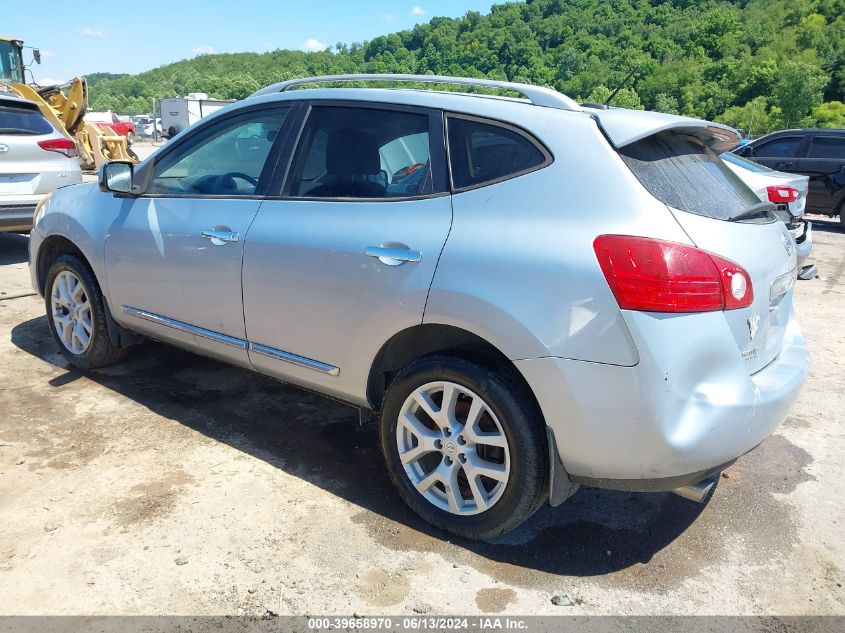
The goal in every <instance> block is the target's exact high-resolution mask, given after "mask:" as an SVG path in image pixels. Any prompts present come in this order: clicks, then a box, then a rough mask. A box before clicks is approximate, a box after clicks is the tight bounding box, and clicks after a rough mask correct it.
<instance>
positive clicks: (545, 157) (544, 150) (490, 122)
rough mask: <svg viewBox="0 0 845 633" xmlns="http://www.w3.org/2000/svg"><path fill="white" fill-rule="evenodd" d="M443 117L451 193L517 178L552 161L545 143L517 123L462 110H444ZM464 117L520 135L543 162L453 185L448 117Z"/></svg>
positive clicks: (552, 155)
mask: <svg viewBox="0 0 845 633" xmlns="http://www.w3.org/2000/svg"><path fill="white" fill-rule="evenodd" d="M444 118H445V120H446V121H445V122H446V128H445V132H446V155H447V158H448V163H449V187H450V189H451V191H452V193H453V194H456V193H463V192H464V191H472V190H473V189H480V188H481V187H489V186H490V185H496V184H498V183H500V182H505V181H506V180H513V179H514V178H519V177H520V176H525V175H526V174H530V173H533V172H535V171H539V170H541V169H545V168H546V167H548V166H549V165H551V164H552V163H553V162H554V160H555V159H554V154H552V152H551V150H549V148H548V147H546V145H545V143H543V142H542V141H541V140H540V139H538V138H537V137H536V136H534V134H532V133H531V132H529V131H528V130H526V129H525V128H522V127H519V126H518V125H514V124H513V123H508V122H506V121H501V120H499V119H491V118H490V117H485V116H478V115H475V114H466V113H464V112H452V111H446V112H444ZM450 118H451V119H464V120H466V121H475V122H477V123H481V124H484V125H491V126H494V127H501V128H504V129H506V130H509V131H511V132H514V133H516V134H518V135H520V136H522V137H523V138H524V139H525V140H527V141H528V142H530V143H531V144H532V145H534V147H536V148H537V149H538V150H539V151H540V153H541V154H543V162H542V163H540V164H539V165H535V166H534V167H529V168H528V169H522V170H520V171H515V172H513V173H510V174H507V175H505V176H500V177H499V178H494V179H492V180H485V181H484V182H479V183H476V184H474V185H469V186H468V187H455V183H454V180H453V178H452V157H451V155H450V154H449V119H450Z"/></svg>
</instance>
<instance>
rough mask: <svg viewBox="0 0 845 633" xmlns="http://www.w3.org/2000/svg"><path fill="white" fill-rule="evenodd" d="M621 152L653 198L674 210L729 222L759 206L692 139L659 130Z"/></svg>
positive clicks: (744, 187) (739, 182) (734, 177)
mask: <svg viewBox="0 0 845 633" xmlns="http://www.w3.org/2000/svg"><path fill="white" fill-rule="evenodd" d="M619 154H620V156H621V157H622V160H623V161H625V164H626V165H628V168H629V169H630V170H631V171H632V172H633V173H634V175H635V176H636V177H637V179H638V180H639V181H640V182H641V183H642V185H643V186H644V187H645V188H646V189H647V190H648V191H649V193H651V195H653V196H654V197H655V198H657V199H658V200H660V201H661V202H663V203H664V204H667V205H669V206H670V207H673V208H675V209H680V210H681V211H687V212H689V213H695V214H696V215H702V216H705V217H708V218H715V219H718V220H730V219H731V218H733V217H736V216H738V215H740V214H741V213H742V212H744V211H746V210H747V209H749V208H750V207H752V206H755V205H757V204H758V203H759V202H760V200H759V199H758V198H757V196H756V195H755V194H754V192H753V191H751V189H749V188H748V186H747V185H746V184H745V183H744V182H743V181H742V179H741V178H740V177H739V176H737V175H736V174H734V173H733V172H732V171H731V170H730V169H729V168H728V167H727V166H726V165H725V164H724V163H723V162H722V161H721V159H720V158H719V157H718V156H717V155H716V154H715V153H714V152H713V151H712V150H710V149H709V148H708V147H706V146H705V145H704V143H702V142H701V141H700V140H699V139H697V138H696V137H694V136H688V135H686V134H678V133H674V132H661V133H660V134H655V135H653V136H649V137H647V138H645V139H643V140H641V141H637V142H636V143H632V144H630V145H626V146H625V147H623V148H622V149H620V150H619Z"/></svg>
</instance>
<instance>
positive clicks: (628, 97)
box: [584, 84, 644, 110]
mask: <svg viewBox="0 0 845 633" xmlns="http://www.w3.org/2000/svg"><path fill="white" fill-rule="evenodd" d="M611 92H613V91H612V90H611V89H610V88H608V87H607V86H605V85H603V84H602V85H598V86H596V87H595V88H593V91H592V92H591V93H590V94H589V95H587V98H586V99H584V101H589V102H590V103H604V102H605V101H607V99H608V97H610V94H611ZM610 105H613V106H617V107H619V108H630V109H631V110H643V109H644V108H643V104H642V102H641V101H640V96H639V95H638V94H637V93H636V91H635V90H632V89H631V88H621V89H620V90H619V92H617V93H616V96H614V97H613V100H612V101H611V102H610Z"/></svg>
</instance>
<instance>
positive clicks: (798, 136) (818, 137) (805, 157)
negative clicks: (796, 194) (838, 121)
mask: <svg viewBox="0 0 845 633" xmlns="http://www.w3.org/2000/svg"><path fill="white" fill-rule="evenodd" d="M734 152H735V153H737V154H739V155H740V156H745V157H746V158H752V159H753V160H754V161H755V162H758V163H760V164H762V165H765V166H766V167H771V168H772V169H778V170H780V171H788V172H792V173H794V174H802V175H804V176H809V177H810V191H809V194H808V196H807V209H806V210H807V211H808V212H810V213H823V214H825V215H831V216H833V215H838V216H839V221H840V222H841V223H842V226H843V227H845V215H843V212H845V129H841V128H840V129H806V130H782V131H780V132H774V133H772V134H768V135H766V136H763V137H761V138H758V139H756V140H754V141H751V142H750V143H748V144H747V145H745V146H743V147H738V148H736V149H735V150H734Z"/></svg>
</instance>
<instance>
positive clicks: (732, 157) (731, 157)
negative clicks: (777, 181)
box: [719, 152, 774, 174]
mask: <svg viewBox="0 0 845 633" xmlns="http://www.w3.org/2000/svg"><path fill="white" fill-rule="evenodd" d="M719 158H721V159H722V160H726V161H728V162H729V163H732V164H734V165H736V166H737V167H742V168H743V169H747V170H748V171H753V172H755V173H757V174H764V173H766V172H768V171H774V169H769V168H768V167H766V166H765V165H761V164H760V163H755V162H754V161H753V160H748V159H747V158H743V157H742V156H737V155H736V154H734V153H733V152H724V153H723V154H720V155H719Z"/></svg>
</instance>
